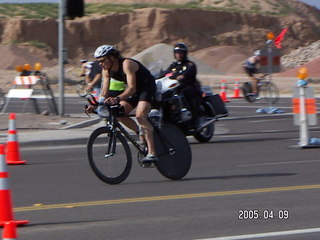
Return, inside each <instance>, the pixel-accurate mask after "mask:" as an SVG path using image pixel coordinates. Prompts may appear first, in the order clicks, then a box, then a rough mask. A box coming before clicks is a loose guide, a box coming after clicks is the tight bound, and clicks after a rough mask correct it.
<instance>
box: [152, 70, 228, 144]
mask: <svg viewBox="0 0 320 240" xmlns="http://www.w3.org/2000/svg"><path fill="white" fill-rule="evenodd" d="M156 84H157V94H156V101H157V104H158V107H157V108H155V109H152V110H151V111H150V113H149V117H150V119H151V120H152V121H154V122H156V123H157V124H161V121H164V122H169V123H171V124H174V125H176V126H177V127H178V128H180V129H181V130H182V131H183V132H184V134H185V135H186V136H189V135H193V136H194V138H195V139H196V140H197V141H199V142H209V141H210V139H211V138H212V137H213V135H214V130H215V127H214V123H215V122H216V121H217V120H218V119H219V118H221V117H226V116H228V111H227V109H226V107H225V105H224V103H223V101H222V99H221V98H220V96H219V95H218V94H213V93H212V91H211V88H210V87H205V86H203V87H201V91H202V95H201V104H200V106H199V108H200V109H199V119H198V121H197V122H199V125H198V126H195V124H194V122H195V121H192V120H193V119H192V114H191V111H190V107H189V106H188V103H187V101H186V99H185V97H184V96H183V94H182V93H180V92H179V90H178V87H179V85H180V84H179V81H178V80H176V79H171V78H170V77H169V76H164V77H162V78H159V79H157V80H156Z"/></svg>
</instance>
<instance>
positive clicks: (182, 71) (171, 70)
mask: <svg viewBox="0 0 320 240" xmlns="http://www.w3.org/2000/svg"><path fill="white" fill-rule="evenodd" d="M173 54H174V58H175V60H176V61H175V62H173V63H172V64H171V65H170V66H169V67H168V69H167V70H165V71H164V72H163V76H169V77H170V78H172V79H176V80H178V81H179V83H180V86H179V90H178V91H180V92H181V93H182V94H183V95H184V96H185V98H186V100H187V102H188V104H189V106H190V111H191V113H192V121H193V125H194V126H195V128H197V127H198V125H199V105H200V103H201V100H200V94H201V90H200V84H199V82H198V81H197V78H196V75H197V67H196V64H195V63H194V62H192V61H190V60H189V59H188V48H187V46H186V44H184V43H182V42H179V43H177V44H176V45H175V46H174V49H173Z"/></svg>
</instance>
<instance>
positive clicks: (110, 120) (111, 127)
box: [105, 109, 147, 157]
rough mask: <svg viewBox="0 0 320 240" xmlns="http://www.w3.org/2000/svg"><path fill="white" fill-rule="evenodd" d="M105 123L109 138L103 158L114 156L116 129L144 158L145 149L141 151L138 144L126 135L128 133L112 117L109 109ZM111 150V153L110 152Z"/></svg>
mask: <svg viewBox="0 0 320 240" xmlns="http://www.w3.org/2000/svg"><path fill="white" fill-rule="evenodd" d="M105 121H106V127H107V128H108V129H109V130H110V134H111V135H110V138H109V141H108V149H107V153H106V155H105V157H108V156H113V155H114V154H115V146H116V134H118V133H117V131H116V129H119V130H120V132H121V133H122V134H123V135H125V137H126V138H127V139H129V141H130V142H131V143H132V144H133V146H135V148H136V149H137V150H138V151H139V152H140V153H141V154H143V155H144V156H145V155H147V152H146V151H145V149H143V148H142V147H141V146H140V145H139V143H138V142H137V141H136V140H135V139H134V138H133V137H132V136H131V135H130V134H129V133H128V131H127V130H126V129H125V128H124V127H123V126H122V125H121V124H120V123H119V121H118V120H117V118H116V117H115V116H114V115H113V113H112V111H110V109H109V116H108V118H107V119H105ZM111 150H112V152H110V151H111Z"/></svg>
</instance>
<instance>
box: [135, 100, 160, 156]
mask: <svg viewBox="0 0 320 240" xmlns="http://www.w3.org/2000/svg"><path fill="white" fill-rule="evenodd" d="M150 109H151V104H150V103H149V102H147V101H139V103H138V106H137V110H136V117H137V120H138V122H139V124H140V126H141V128H142V130H143V132H144V137H145V139H146V142H147V145H148V153H149V154H152V155H155V154H156V152H155V148H154V141H153V127H152V125H151V123H150V122H149V120H148V113H149V111H150Z"/></svg>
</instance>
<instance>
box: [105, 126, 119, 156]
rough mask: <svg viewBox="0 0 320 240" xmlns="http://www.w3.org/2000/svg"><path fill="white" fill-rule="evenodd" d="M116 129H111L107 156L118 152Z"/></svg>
mask: <svg viewBox="0 0 320 240" xmlns="http://www.w3.org/2000/svg"><path fill="white" fill-rule="evenodd" d="M116 134H117V133H116V131H111V132H110V134H109V138H108V144H107V152H106V154H105V155H104V157H105V158H108V157H112V156H113V155H115V154H116V145H117V138H116Z"/></svg>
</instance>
